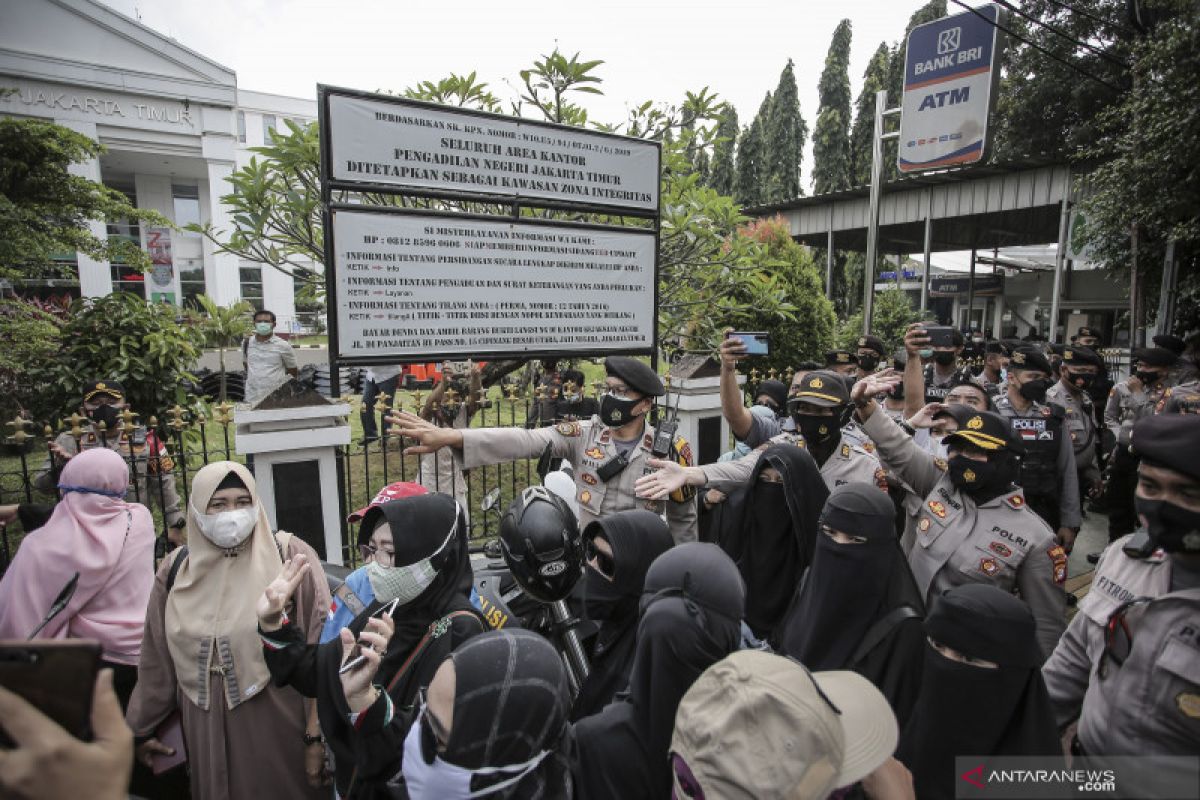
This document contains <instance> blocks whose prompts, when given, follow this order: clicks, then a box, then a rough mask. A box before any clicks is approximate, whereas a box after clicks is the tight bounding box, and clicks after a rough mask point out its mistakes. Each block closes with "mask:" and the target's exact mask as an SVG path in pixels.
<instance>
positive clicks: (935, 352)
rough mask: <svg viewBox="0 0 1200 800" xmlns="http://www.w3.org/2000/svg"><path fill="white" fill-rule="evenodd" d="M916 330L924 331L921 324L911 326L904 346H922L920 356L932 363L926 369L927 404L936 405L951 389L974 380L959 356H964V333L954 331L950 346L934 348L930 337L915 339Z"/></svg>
mask: <svg viewBox="0 0 1200 800" xmlns="http://www.w3.org/2000/svg"><path fill="white" fill-rule="evenodd" d="M914 328H917V329H922V328H923V326H922V325H921V323H916V324H915V325H910V326H909V329H908V334H906V335H905V339H904V346H905V347H906V348H907V347H911V346H912V344H914V343H915V344H920V345H921V351H920V352H919V355H920V356H921V357H922V358H925V357H928V358H929V359H930V363H929V364H928V365H927V366H926V367H925V373H924V378H925V402H926V403H935V402H939V401H941V400H942V399H944V398H945V397H946V393H947V392H948V391H950V387H951V386H954V385H955V384H957V383H961V382H962V381H964V380H970V379H971V378H972V375H971V370H970V369H969V368H967V367H966V366H965V365H963V364H961V363H960V362H959V356H960V355H961V354H962V351H963V346H964V344H965V342H964V340H963V335H962V332H960V331H958V330H957V329H956V330H954V331H953V334H952V335H953V338H952V339H951V342H952V343H951V344H950V345H939V346H937V347H934V346H933V345H931V344H930V342H929V337H928V336H923V338H922V335H919V334H918V335H917V338H915V339H914V338H913V334H914ZM909 361H910V362H911V361H912V351H911V350H910V351H909Z"/></svg>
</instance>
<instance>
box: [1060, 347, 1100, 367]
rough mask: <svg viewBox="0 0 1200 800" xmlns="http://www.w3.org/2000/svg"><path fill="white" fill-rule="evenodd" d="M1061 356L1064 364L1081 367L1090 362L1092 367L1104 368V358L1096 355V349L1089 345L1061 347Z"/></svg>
mask: <svg viewBox="0 0 1200 800" xmlns="http://www.w3.org/2000/svg"><path fill="white" fill-rule="evenodd" d="M1062 357H1063V363H1064V364H1071V365H1075V366H1081V367H1082V366H1086V365H1089V364H1090V365H1091V366H1093V367H1099V368H1101V369H1103V368H1104V359H1103V358H1101V357H1100V356H1099V355H1097V353H1096V351H1095V350H1093V349H1091V348H1090V347H1082V346H1079V345H1068V346H1066V347H1064V348H1063V352H1062Z"/></svg>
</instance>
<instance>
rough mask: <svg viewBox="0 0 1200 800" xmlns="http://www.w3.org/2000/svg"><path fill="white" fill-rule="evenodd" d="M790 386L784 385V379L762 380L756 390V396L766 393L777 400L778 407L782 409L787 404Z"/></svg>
mask: <svg viewBox="0 0 1200 800" xmlns="http://www.w3.org/2000/svg"><path fill="white" fill-rule="evenodd" d="M787 393H788V387H786V386H784V385H783V382H782V381H771V380H767V381H762V382H760V383H759V384H758V387H757V388H756V389H755V390H754V396H755V397H758V396H759V395H764V394H765V395H766V396H767V397H769V398H771V400H773V401H774V402H775V405H776V407H777V408H778V409H779V410H782V409H783V408H784V407H785V406H786V405H787Z"/></svg>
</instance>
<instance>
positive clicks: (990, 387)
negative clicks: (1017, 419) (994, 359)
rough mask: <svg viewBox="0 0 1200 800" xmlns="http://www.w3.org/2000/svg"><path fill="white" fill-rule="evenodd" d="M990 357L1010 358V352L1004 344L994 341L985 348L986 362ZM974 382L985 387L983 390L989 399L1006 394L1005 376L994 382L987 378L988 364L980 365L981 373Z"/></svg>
mask: <svg viewBox="0 0 1200 800" xmlns="http://www.w3.org/2000/svg"><path fill="white" fill-rule="evenodd" d="M989 355H1001V356H1008V355H1009V350H1008V348H1007V347H1006V346H1005V345H1004V344H1003V343H1002V342H996V341H992V342H988V343H987V344H985V345H984V346H983V357H984V360H985V361H986V359H987V357H988V356H989ZM973 380H974V381H975V383H977V384H979V385H980V386H982V387H983V390H984V391H985V392H987V396H988V397H995V396H996V395H1000V394H1004V391H1005V383H1004V378H1003V375H1001V376H1000V378H999V379H997V380H992V379H991V378H989V377H988V376H987V370H986V364H981V365H980V367H979V373H978V374H977V375H976V376H975V377H974V379H973Z"/></svg>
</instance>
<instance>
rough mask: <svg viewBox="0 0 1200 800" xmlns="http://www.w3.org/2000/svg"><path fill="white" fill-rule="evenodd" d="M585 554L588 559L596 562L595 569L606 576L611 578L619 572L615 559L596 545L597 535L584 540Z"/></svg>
mask: <svg viewBox="0 0 1200 800" xmlns="http://www.w3.org/2000/svg"><path fill="white" fill-rule="evenodd" d="M583 554H584V556H585V557H586V558H587V560H588V561H592V562H595V564H594V567H595V570H596V571H597V572H599V573H600V574H601V575H603V576H604V577H606V578H608V579H610V580H611V579H612V578H613V577H614V576H615V575H616V574H617V565H616V562H614V561H613V557H612V556H610V555H609V554H608V553H604V552H601V550H600V548H598V547H596V539H595V537H593V538H591V539H587V540H585V541H584V543H583Z"/></svg>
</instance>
